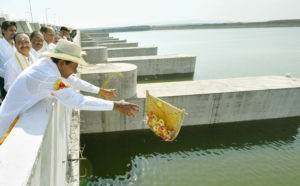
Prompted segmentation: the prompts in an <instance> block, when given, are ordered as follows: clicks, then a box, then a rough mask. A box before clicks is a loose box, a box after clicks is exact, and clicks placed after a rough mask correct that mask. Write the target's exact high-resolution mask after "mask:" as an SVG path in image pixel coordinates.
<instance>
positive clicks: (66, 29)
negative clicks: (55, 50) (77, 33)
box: [60, 26, 70, 32]
mask: <svg viewBox="0 0 300 186" xmlns="http://www.w3.org/2000/svg"><path fill="white" fill-rule="evenodd" d="M62 30H65V31H67V32H70V30H69V29H68V28H67V27H65V26H62V27H60V31H62Z"/></svg>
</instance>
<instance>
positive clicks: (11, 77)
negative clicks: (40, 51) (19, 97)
mask: <svg viewBox="0 0 300 186" xmlns="http://www.w3.org/2000/svg"><path fill="white" fill-rule="evenodd" d="M15 54H16V55H17V57H18V58H16V56H15V55H13V56H12V57H11V58H10V59H9V60H8V61H7V62H6V63H5V65H4V69H5V76H4V89H5V90H6V91H8V89H9V87H10V86H11V85H12V84H13V82H14V81H15V80H16V79H17V77H18V75H19V74H21V72H22V71H23V70H25V69H26V68H28V67H29V66H30V65H32V64H33V62H34V60H35V58H34V57H32V55H31V54H29V57H26V56H24V58H25V59H26V61H25V59H24V58H23V55H22V54H21V53H19V52H18V51H16V52H15Z"/></svg>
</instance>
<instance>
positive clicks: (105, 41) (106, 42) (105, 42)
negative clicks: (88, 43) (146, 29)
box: [97, 39, 127, 45]
mask: <svg viewBox="0 0 300 186" xmlns="http://www.w3.org/2000/svg"><path fill="white" fill-rule="evenodd" d="M126 41H127V40H126V39H124V40H103V41H97V45H98V44H108V43H126Z"/></svg>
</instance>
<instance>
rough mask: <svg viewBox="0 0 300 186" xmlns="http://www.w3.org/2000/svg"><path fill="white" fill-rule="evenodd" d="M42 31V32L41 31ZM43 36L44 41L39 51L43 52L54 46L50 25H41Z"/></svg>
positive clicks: (52, 31)
mask: <svg viewBox="0 0 300 186" xmlns="http://www.w3.org/2000/svg"><path fill="white" fill-rule="evenodd" d="M42 31H43V32H42ZM41 32H42V34H43V36H44V43H43V47H42V48H41V50H40V52H41V53H42V52H45V51H47V50H49V49H52V48H55V44H54V43H53V42H54V37H55V32H54V30H53V28H52V27H48V26H46V27H43V30H41Z"/></svg>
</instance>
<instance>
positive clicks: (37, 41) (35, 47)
mask: <svg viewBox="0 0 300 186" xmlns="http://www.w3.org/2000/svg"><path fill="white" fill-rule="evenodd" d="M30 42H31V45H32V48H31V50H30V53H31V54H32V55H33V56H34V57H35V59H38V58H39V57H40V50H41V48H42V47H43V43H44V36H43V34H42V33H41V32H39V31H33V32H32V33H31V34H30Z"/></svg>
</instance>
